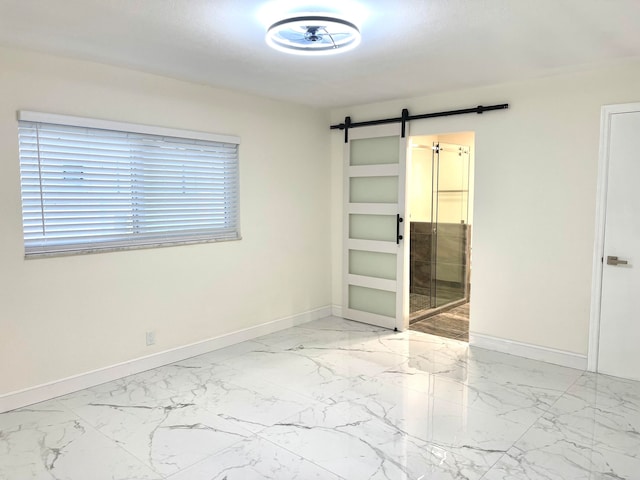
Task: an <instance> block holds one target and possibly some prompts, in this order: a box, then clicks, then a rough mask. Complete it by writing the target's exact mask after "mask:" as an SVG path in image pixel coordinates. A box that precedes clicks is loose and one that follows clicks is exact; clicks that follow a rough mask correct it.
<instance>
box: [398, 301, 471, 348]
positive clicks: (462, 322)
mask: <svg viewBox="0 0 640 480" xmlns="http://www.w3.org/2000/svg"><path fill="white" fill-rule="evenodd" d="M409 330H416V331H418V332H423V333H430V334H431V335H438V336H439V337H446V338H453V339H455V340H461V341H463V342H468V341H469V303H468V302H467V303H465V304H464V305H460V306H458V307H454V308H452V309H451V310H448V311H446V312H443V313H439V314H437V315H434V316H432V317H429V318H425V319H424V320H419V321H417V322H415V323H412V324H411V325H410V326H409Z"/></svg>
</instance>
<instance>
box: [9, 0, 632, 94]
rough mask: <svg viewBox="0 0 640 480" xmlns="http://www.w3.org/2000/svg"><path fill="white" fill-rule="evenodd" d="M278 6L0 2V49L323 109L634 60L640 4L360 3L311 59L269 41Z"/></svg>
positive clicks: (252, 0) (281, 0)
mask: <svg viewBox="0 0 640 480" xmlns="http://www.w3.org/2000/svg"><path fill="white" fill-rule="evenodd" d="M328 1H329V0H324V1H315V2H313V1H305V0H298V1H296V2H292V1H289V2H288V3H289V4H290V5H291V4H295V5H297V10H298V11H299V10H300V8H301V5H302V7H304V10H309V11H314V10H316V8H315V7H314V5H315V6H317V5H318V4H320V5H322V4H325V5H326V4H327V2H328ZM286 3H287V2H286V1H285V0H275V1H273V0H0V45H6V46H14V47H19V48H27V49H33V50H40V51H46V52H51V53H55V54H60V55H64V56H70V57H77V58H83V59H89V60H95V61H98V62H103V63H108V64H114V65H120V66H126V67H131V68H134V69H138V70H142V71H146V72H152V73H158V74H161V75H167V76H170V77H175V78H180V79H185V80H189V81H195V82H198V83H204V84H209V85H213V86H217V87H224V88H232V89H236V90H241V91H245V92H250V93H254V94H258V95H262V96H267V97H273V98H277V99H283V100H289V101H293V102H297V103H303V104H307V105H313V106H323V107H327V106H331V107H335V106H346V105H354V104H360V103H368V102H373V101H380V100H387V99H393V98H400V97H408V96H416V95H424V94H428V93H432V92H439V91H444V90H452V89H458V88H463V87H469V86H479V85H487V84H494V83H500V82H505V81H510V80H517V79H523V78H528V77H533V76H540V75H548V74H552V73H555V72H559V71H567V70H569V71H571V70H577V69H580V68H584V67H590V66H594V65H598V64H603V63H604V64H606V63H609V62H615V61H618V60H623V59H628V58H633V57H638V58H640V0H358V4H359V6H360V7H362V9H364V10H365V11H366V12H367V15H366V18H365V19H364V20H362V23H361V31H362V36H363V41H362V44H361V45H360V46H359V47H358V49H356V50H354V51H352V52H346V53H344V54H341V55H336V56H326V57H316V58H308V57H300V56H294V55H287V54H283V53H280V52H276V51H273V50H271V49H270V48H269V47H267V45H266V44H265V42H264V33H265V29H266V28H265V25H264V24H263V23H264V22H265V21H266V19H265V18H264V17H265V15H271V16H272V17H273V15H276V14H279V13H280V10H282V9H286V8H287V5H286ZM338 3H339V5H340V6H341V7H353V6H354V5H355V6H358V5H357V4H355V1H350V0H341V1H340V2H338ZM282 13H286V12H282ZM360 13H362V12H361V11H360Z"/></svg>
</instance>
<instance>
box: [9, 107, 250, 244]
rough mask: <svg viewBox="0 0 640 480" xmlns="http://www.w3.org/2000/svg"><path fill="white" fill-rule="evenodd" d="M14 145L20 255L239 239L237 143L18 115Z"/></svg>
mask: <svg viewBox="0 0 640 480" xmlns="http://www.w3.org/2000/svg"><path fill="white" fill-rule="evenodd" d="M57 118H61V117H57ZM71 118H73V117H71ZM108 123H109V126H112V125H111V122H108ZM123 125H125V126H128V125H127V124H123ZM152 128H153V127H148V128H141V129H139V130H149V129H152ZM178 132H181V131H178ZM194 133H195V132H194ZM229 138H232V139H233V138H235V137H224V139H225V140H227V139H229ZM19 142H20V172H21V181H22V209H23V225H24V241H25V251H26V255H27V256H29V255H38V254H55V253H70V252H87V251H98V250H105V249H108V250H111V249H121V248H130V247H145V246H154V245H164V244H176V243H196V242H206V241H216V240H232V239H238V238H239V220H238V219H239V211H238V144H237V143H229V142H227V141H224V142H218V141H211V140H202V139H197V138H181V137H177V136H167V135H155V134H150V133H140V132H132V131H126V130H113V129H105V128H94V127H87V126H78V125H66V124H59V123H46V122H38V121H30V120H24V119H23V120H20V121H19Z"/></svg>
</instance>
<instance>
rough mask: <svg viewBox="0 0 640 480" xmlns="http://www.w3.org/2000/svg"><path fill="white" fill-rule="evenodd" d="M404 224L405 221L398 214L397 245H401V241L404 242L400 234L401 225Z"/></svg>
mask: <svg viewBox="0 0 640 480" xmlns="http://www.w3.org/2000/svg"><path fill="white" fill-rule="evenodd" d="M402 222H404V219H403V218H402V217H401V216H400V214H399V213H398V214H397V215H396V244H397V245H400V240H402V235H401V234H400V224H401V223H402Z"/></svg>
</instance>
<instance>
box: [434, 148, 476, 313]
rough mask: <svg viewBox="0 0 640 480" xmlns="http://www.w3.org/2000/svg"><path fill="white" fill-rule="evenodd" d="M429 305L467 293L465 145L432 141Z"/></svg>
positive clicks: (463, 295) (457, 297) (466, 157)
mask: <svg viewBox="0 0 640 480" xmlns="http://www.w3.org/2000/svg"><path fill="white" fill-rule="evenodd" d="M432 169H433V170H432V177H431V178H432V202H431V205H432V207H431V208H432V214H431V215H432V227H433V232H432V233H433V234H432V237H431V238H432V248H431V252H432V253H431V254H432V261H431V289H430V291H431V306H432V307H433V308H435V307H440V306H442V305H446V304H448V303H451V302H455V301H458V300H462V299H464V298H465V297H466V296H467V288H468V278H467V276H468V271H469V270H468V261H469V258H468V256H469V248H468V238H469V225H468V219H469V147H467V146H463V145H454V144H447V143H436V144H434V148H433V162H432Z"/></svg>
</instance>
